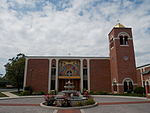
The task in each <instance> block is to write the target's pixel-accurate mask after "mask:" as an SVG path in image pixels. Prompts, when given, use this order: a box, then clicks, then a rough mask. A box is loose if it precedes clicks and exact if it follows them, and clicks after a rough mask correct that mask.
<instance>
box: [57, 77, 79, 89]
mask: <svg viewBox="0 0 150 113" xmlns="http://www.w3.org/2000/svg"><path fill="white" fill-rule="evenodd" d="M68 81H69V79H59V87H58V91H62V90H64V89H65V88H64V86H65V85H66V82H68ZM70 81H71V83H73V85H74V86H75V88H74V89H75V90H77V91H80V79H71V80H70Z"/></svg>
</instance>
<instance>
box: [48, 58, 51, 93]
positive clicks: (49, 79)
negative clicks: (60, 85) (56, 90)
mask: <svg viewBox="0 0 150 113" xmlns="http://www.w3.org/2000/svg"><path fill="white" fill-rule="evenodd" d="M48 74H49V75H48V92H49V91H50V90H51V59H49V73H48Z"/></svg>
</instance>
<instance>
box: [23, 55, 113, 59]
mask: <svg viewBox="0 0 150 113" xmlns="http://www.w3.org/2000/svg"><path fill="white" fill-rule="evenodd" d="M25 57H26V58H100V59H109V58H110V57H99V56H25Z"/></svg>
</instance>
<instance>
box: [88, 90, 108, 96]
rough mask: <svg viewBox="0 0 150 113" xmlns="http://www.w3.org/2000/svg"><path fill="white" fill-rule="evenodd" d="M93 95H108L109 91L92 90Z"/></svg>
mask: <svg viewBox="0 0 150 113" xmlns="http://www.w3.org/2000/svg"><path fill="white" fill-rule="evenodd" d="M90 94H91V95H108V94H109V93H108V92H106V91H91V92H90Z"/></svg>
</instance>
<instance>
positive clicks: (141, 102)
mask: <svg viewBox="0 0 150 113" xmlns="http://www.w3.org/2000/svg"><path fill="white" fill-rule="evenodd" d="M95 100H96V101H97V102H98V106H97V107H93V108H87V109H60V110H55V109H47V108H43V107H41V106H40V104H39V103H41V102H43V101H44V99H43V97H34V98H33V97H30V98H29V97H27V98H25V97H24V98H16V99H0V113H29V112H32V113H33V112H35V113H94V112H95V113H150V112H149V106H150V100H148V99H140V98H117V97H95Z"/></svg>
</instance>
